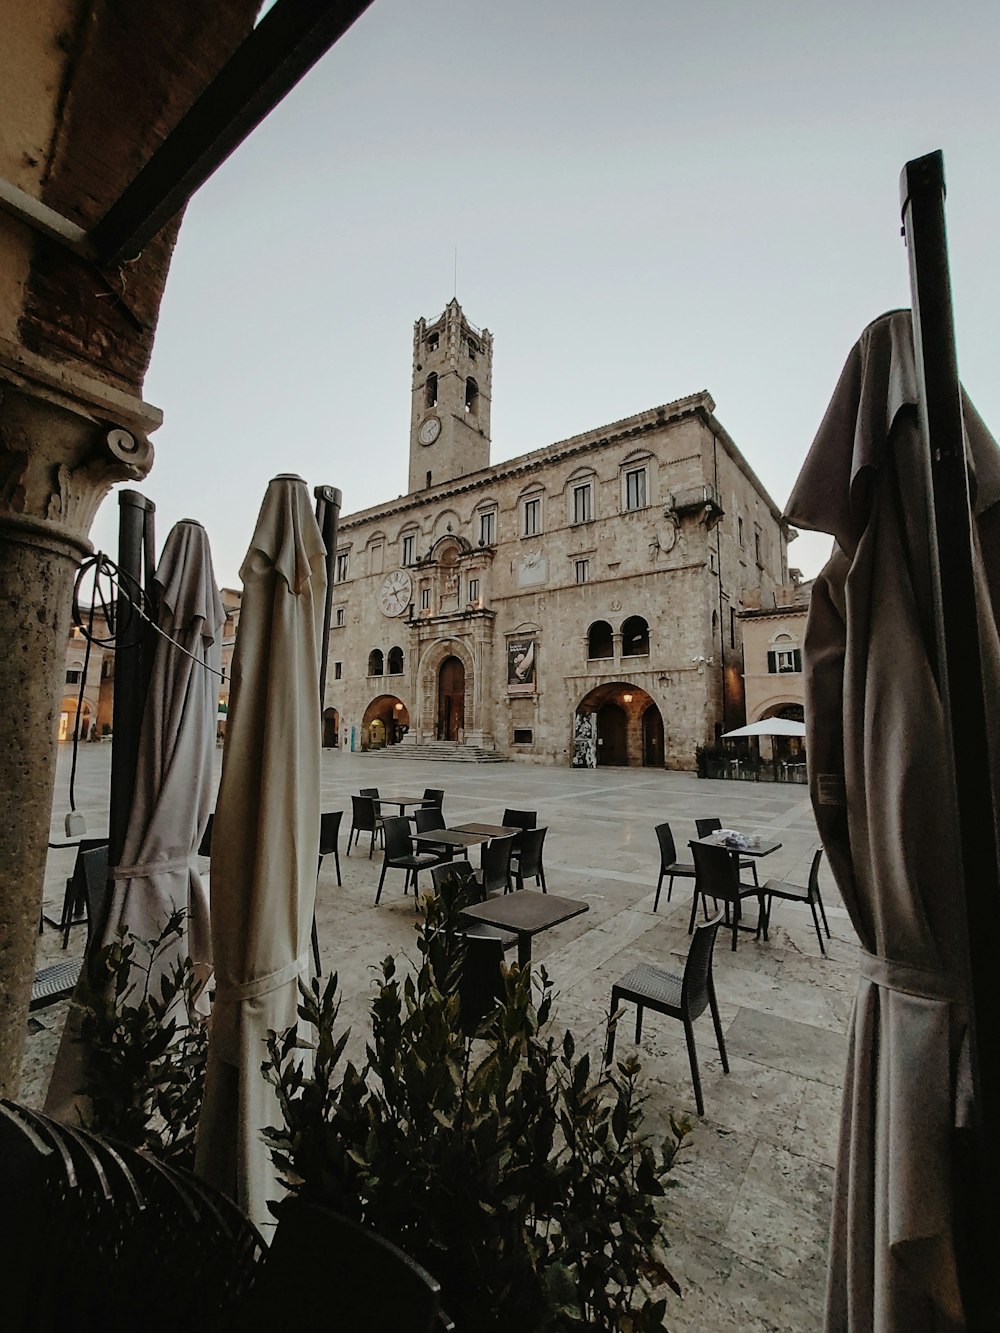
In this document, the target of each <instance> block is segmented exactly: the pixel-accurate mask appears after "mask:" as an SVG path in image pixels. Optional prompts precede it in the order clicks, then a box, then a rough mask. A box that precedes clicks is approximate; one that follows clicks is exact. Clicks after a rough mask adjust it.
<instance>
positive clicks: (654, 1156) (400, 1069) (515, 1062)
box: [263, 883, 689, 1333]
mask: <svg viewBox="0 0 1000 1333" xmlns="http://www.w3.org/2000/svg"><path fill="white" fill-rule="evenodd" d="M464 892H465V890H464V886H462V885H458V884H456V883H453V884H452V885H451V888H450V889H449V890H446V891H443V892H442V894H441V895H440V896H439V897H438V898H433V897H427V898H426V899H425V905H426V917H425V920H424V922H423V923H422V924H421V925H420V926H418V947H419V950H420V955H421V956H420V965H419V968H418V969H417V970H416V972H415V974H413V975H406V976H403V977H400V976H398V975H397V972H396V967H395V964H394V962H393V959H392V958H391V957H390V958H387V959H386V960H385V961H384V962H383V964H382V967H381V980H380V984H379V985H378V986H377V990H376V993H375V996H374V999H373V1001H372V1009H371V1014H372V1032H371V1041H370V1043H369V1044H368V1046H367V1058H366V1063H365V1065H364V1067H363V1068H361V1069H360V1070H359V1069H358V1068H356V1067H355V1065H354V1064H352V1063H351V1062H350V1061H347V1062H346V1063H343V1057H344V1051H345V1047H346V1044H347V1040H348V1037H349V1035H350V1032H349V1029H347V1030H345V1031H343V1032H340V1031H339V1012H340V1003H341V1001H340V996H339V994H338V987H337V978H336V976H333V977H332V978H330V980H329V981H327V983H326V985H325V986H321V985H320V983H319V982H318V981H316V980H313V982H312V984H311V986H309V987H306V986H304V985H303V986H301V988H300V992H301V995H300V998H301V1003H300V1006H299V1015H300V1018H301V1020H302V1022H301V1024H300V1025H299V1027H298V1029H290V1030H289V1031H287V1032H285V1033H284V1034H282V1035H277V1034H275V1033H270V1034H269V1037H268V1055H269V1059H268V1061H267V1062H266V1063H265V1065H264V1066H263V1068H264V1073H265V1076H266V1077H267V1078H268V1080H269V1081H270V1082H271V1083H272V1085H273V1086H274V1088H275V1090H276V1093H277V1096H278V1100H279V1102H280V1105H281V1109H282V1118H283V1122H284V1123H283V1125H282V1126H281V1127H279V1128H274V1129H271V1130H269V1131H267V1133H266V1138H267V1141H268V1143H269V1145H270V1147H271V1152H272V1157H273V1159H274V1161H275V1164H276V1166H277V1167H278V1169H279V1171H280V1173H281V1175H282V1177H283V1178H284V1181H285V1183H286V1184H287V1186H288V1188H289V1189H290V1190H291V1191H293V1192H294V1193H296V1194H299V1195H300V1196H302V1197H303V1198H306V1199H308V1200H310V1201H311V1202H315V1203H319V1204H322V1205H324V1206H326V1207H331V1208H334V1209H336V1210H337V1211H339V1212H342V1213H344V1214H346V1215H348V1216H349V1217H352V1218H354V1219H356V1220H357V1221H360V1222H362V1223H364V1224H365V1225H366V1226H368V1227H370V1228H372V1229H373V1230H375V1231H377V1232H378V1233H379V1234H381V1235H383V1236H385V1237H387V1238H388V1239H389V1240H392V1241H393V1242H395V1243H396V1244H398V1245H400V1246H401V1247H402V1248H403V1249H404V1250H406V1251H407V1252H408V1253H410V1254H411V1255H412V1256H413V1257H414V1258H415V1259H417V1260H418V1261H419V1262H420V1263H422V1264H423V1265H424V1266H425V1267H426V1268H427V1269H428V1270H429V1271H430V1272H431V1273H433V1274H434V1275H435V1277H437V1278H438V1280H439V1281H440V1282H441V1284H442V1288H443V1304H444V1306H445V1308H446V1309H447V1310H448V1311H449V1313H450V1314H451V1315H452V1317H453V1318H454V1319H455V1321H456V1325H457V1327H458V1328H459V1329H460V1330H463V1331H465V1333H494V1331H499V1330H510V1329H512V1328H516V1329H518V1330H523V1333H532V1331H533V1330H539V1331H541V1330H546V1331H548V1330H552V1331H554V1333H555V1331H558V1333H564V1331H565V1333H568V1331H569V1330H576V1329H582V1328H588V1329H590V1328H593V1329H606V1330H623V1331H624V1330H635V1331H636V1333H640V1331H641V1330H651V1329H657V1330H662V1328H663V1319H664V1314H665V1309H666V1299H665V1297H663V1296H661V1295H659V1293H658V1291H657V1289H658V1288H661V1287H662V1286H663V1285H664V1284H666V1285H667V1286H670V1287H672V1288H673V1289H674V1290H675V1291H677V1290H679V1288H678V1287H677V1284H676V1282H675V1281H674V1279H673V1278H672V1276H671V1274H670V1272H669V1270H668V1269H667V1267H666V1265H665V1263H664V1259H663V1254H662V1237H661V1227H662V1222H661V1218H660V1215H659V1213H658V1211H657V1201H658V1200H659V1199H660V1198H661V1196H662V1195H663V1194H664V1190H665V1185H664V1177H665V1176H666V1174H667V1172H668V1171H669V1169H670V1167H671V1165H672V1163H673V1160H674V1156H675V1154H676V1152H677V1150H678V1148H679V1146H680V1145H681V1143H682V1142H683V1139H684V1136H685V1134H686V1133H687V1132H688V1129H689V1126H687V1125H686V1124H683V1123H680V1122H676V1121H673V1122H672V1130H673V1140H672V1141H666V1142H664V1143H662V1144H661V1145H659V1146H658V1147H656V1148H654V1145H653V1144H652V1143H651V1142H650V1141H648V1139H647V1138H646V1137H644V1135H643V1132H642V1115H643V1112H642V1102H643V1099H642V1097H641V1096H640V1095H639V1093H638V1090H637V1080H638V1075H639V1066H638V1063H637V1062H636V1061H635V1060H634V1059H629V1060H625V1061H623V1062H622V1063H620V1064H618V1065H617V1066H616V1069H615V1072H614V1076H613V1078H612V1079H611V1080H610V1081H609V1082H608V1083H607V1084H605V1085H604V1086H601V1085H595V1084H594V1082H592V1080H591V1074H590V1061H589V1058H588V1057H587V1055H582V1056H577V1053H576V1051H575V1048H574V1043H573V1038H572V1036H571V1035H570V1034H569V1033H568V1032H567V1033H566V1034H565V1035H564V1036H563V1037H562V1039H561V1041H557V1040H556V1039H555V1038H554V1037H553V1036H552V1035H549V1034H548V1033H547V1032H546V1026H547V1024H548V1021H549V1017H550V1012H551V1007H552V987H551V983H550V982H549V979H548V977H547V976H546V975H545V973H544V970H543V971H542V974H541V975H542V993H541V998H540V1000H539V1002H538V1003H537V1005H536V1004H535V1002H534V1001H533V998H532V991H531V978H530V975H529V973H528V971H527V970H525V971H524V972H522V971H520V970H519V969H518V968H517V967H512V968H510V969H509V970H508V969H503V974H502V989H503V994H502V998H501V1001H500V1003H499V1004H498V1005H497V1007H496V1008H495V1009H494V1010H493V1011H492V1013H490V1014H489V1015H487V1017H486V1019H485V1020H484V1023H483V1025H482V1027H481V1029H480V1035H481V1036H482V1037H484V1038H485V1044H480V1045H479V1046H478V1047H477V1045H476V1043H474V1042H473V1041H472V1040H467V1039H466V1038H464V1037H463V1036H462V1032H461V1024H460V998H459V993H458V983H459V978H460V976H461V969H462V967H463V964H464V957H465V946H464V942H463V940H462V938H461V936H460V935H459V934H458V932H457V931H456V929H455V925H456V921H455V918H456V915H457V912H458V911H459V910H460V908H461V906H462V905H463V902H464V901H466V899H465V898H464ZM304 1028H305V1029H308V1030H309V1037H310V1039H309V1040H307V1039H306V1036H305V1034H304V1032H303V1029H304ZM304 1046H309V1047H311V1049H312V1052H313V1061H312V1069H311V1072H309V1071H308V1070H307V1068H306V1064H305V1063H304V1062H303V1059H302V1054H303V1047H304ZM280 1207H281V1205H280V1204H278V1205H277V1206H276V1211H278V1212H279V1214H280Z"/></svg>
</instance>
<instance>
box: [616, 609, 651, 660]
mask: <svg viewBox="0 0 1000 1333" xmlns="http://www.w3.org/2000/svg"><path fill="white" fill-rule="evenodd" d="M648 656H649V626H648V625H647V624H646V622H645V620H643V618H642V616H629V618H628V620H626V621H623V622H622V657H648Z"/></svg>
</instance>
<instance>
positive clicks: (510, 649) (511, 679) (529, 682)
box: [507, 639, 536, 694]
mask: <svg viewBox="0 0 1000 1333" xmlns="http://www.w3.org/2000/svg"><path fill="white" fill-rule="evenodd" d="M535 651H536V645H535V640H534V639H508V640H507V693H508V694H534V693H535Z"/></svg>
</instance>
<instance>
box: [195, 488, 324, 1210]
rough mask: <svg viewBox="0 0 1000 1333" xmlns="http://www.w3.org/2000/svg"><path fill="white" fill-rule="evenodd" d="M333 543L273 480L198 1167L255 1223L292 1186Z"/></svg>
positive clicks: (219, 845)
mask: <svg viewBox="0 0 1000 1333" xmlns="http://www.w3.org/2000/svg"><path fill="white" fill-rule="evenodd" d="M325 555H326V552H325V549H324V546H323V540H322V537H321V535H320V531H319V527H318V526H317V523H316V519H315V517H314V515H313V513H312V510H311V508H310V503H309V492H308V489H307V487H306V484H305V482H304V481H302V479H301V478H299V477H292V476H280V477H276V478H275V479H274V480H273V481H272V482H271V483H270V484H269V486H268V488H267V493H266V495H265V496H264V502H263V504H262V506H261V510H260V516H259V518H258V520H257V528H256V531H255V532H254V536H253V541H252V542H251V545H250V549H249V551H248V552H247V556H246V559H245V560H244V562H243V567H242V569H241V570H240V577H241V578H242V580H243V601H242V607H241V611H240V623H239V631H238V634H237V640H236V650H235V654H234V658H233V669H232V688H231V692H230V703H229V714H228V718H227V721H226V741H225V750H224V753H223V762H222V778H221V782H220V786H219V795H218V800H217V802H216V808H215V822H214V824H213V829H212V892H211V898H212V944H213V951H214V961H215V976H216V987H215V999H214V1003H213V1009H212V1019H211V1032H210V1038H209V1057H208V1075H207V1081H206V1088H205V1101H204V1106H203V1109H202V1114H201V1119H200V1121H199V1126H198V1145H197V1169H198V1171H199V1172H200V1174H201V1175H202V1176H203V1177H204V1178H205V1179H206V1180H209V1181H210V1182H211V1183H213V1184H215V1185H217V1186H218V1187H219V1188H221V1189H223V1190H224V1191H225V1192H226V1193H227V1194H228V1195H229V1196H230V1197H231V1198H233V1199H234V1200H235V1201H236V1202H237V1203H238V1204H240V1206H241V1207H242V1208H244V1209H245V1210H246V1211H247V1212H248V1213H249V1214H250V1216H251V1217H252V1218H253V1220H254V1222H256V1223H257V1224H258V1225H266V1224H267V1223H268V1222H269V1221H271V1220H272V1219H271V1218H270V1215H269V1212H268V1209H267V1203H268V1200H269V1199H276V1198H278V1197H279V1193H280V1190H279V1187H278V1184H277V1176H276V1174H275V1172H274V1169H273V1167H272V1165H271V1161H270V1157H269V1155H268V1152H267V1149H266V1148H265V1147H264V1144H263V1142H262V1141H261V1131H262V1130H263V1129H265V1128H266V1127H267V1126H268V1125H272V1124H275V1123H277V1121H278V1116H279V1110H278V1104H277V1101H276V1100H275V1098H274V1094H273V1090H272V1089H271V1088H270V1087H269V1086H268V1085H267V1084H266V1083H265V1081H264V1079H263V1077H262V1075H261V1072H260V1067H261V1063H262V1061H263V1060H264V1058H265V1056H266V1050H265V1047H264V1038H265V1034H266V1033H267V1031H268V1029H269V1028H273V1029H275V1030H279V1031H280V1030H281V1029H283V1028H287V1027H289V1026H291V1025H292V1024H294V1023H295V1021H296V1003H297V997H298V981H299V978H300V977H302V976H304V975H305V974H306V973H307V971H308V967H309V944H310V932H311V928H312V921H313V909H314V906H315V898H316V864H317V856H318V852H319V816H320V740H321V735H320V729H321V707H320V694H319V673H320V648H321V638H322V628H323V611H324V604H325V598H326V567H325Z"/></svg>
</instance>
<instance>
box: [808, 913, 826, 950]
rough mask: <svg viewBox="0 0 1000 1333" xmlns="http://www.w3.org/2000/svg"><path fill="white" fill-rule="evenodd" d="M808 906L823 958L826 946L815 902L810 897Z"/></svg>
mask: <svg viewBox="0 0 1000 1333" xmlns="http://www.w3.org/2000/svg"><path fill="white" fill-rule="evenodd" d="M809 906H810V908H811V909H812V914H813V925H814V926H815V927H816V938H817V939H818V940H819V951H820V953H821V954H822V955H823V957H824V958H825V957H826V946H825V945H824V944H823V932H822V931H821V930H820V928H819V913H818V912H817V911H816V904H815V903H814V902H813V901H812V899H810V900H809Z"/></svg>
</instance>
